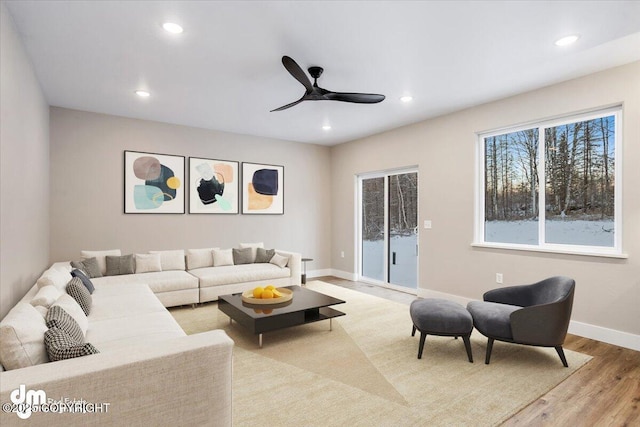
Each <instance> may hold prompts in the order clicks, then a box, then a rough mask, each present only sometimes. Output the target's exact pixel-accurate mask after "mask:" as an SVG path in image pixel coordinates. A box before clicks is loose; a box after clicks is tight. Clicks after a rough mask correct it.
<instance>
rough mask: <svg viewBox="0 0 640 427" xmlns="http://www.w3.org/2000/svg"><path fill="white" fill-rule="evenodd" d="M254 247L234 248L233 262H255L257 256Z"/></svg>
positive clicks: (235, 263)
mask: <svg viewBox="0 0 640 427" xmlns="http://www.w3.org/2000/svg"><path fill="white" fill-rule="evenodd" d="M252 251H253V248H243V249H233V250H232V251H231V252H232V254H233V264H234V265H240V264H253V261H254V260H255V256H254V254H253V252H252Z"/></svg>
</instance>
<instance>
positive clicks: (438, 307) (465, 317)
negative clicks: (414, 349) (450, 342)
mask: <svg viewBox="0 0 640 427" xmlns="http://www.w3.org/2000/svg"><path fill="white" fill-rule="evenodd" d="M409 313H410V314H411V320H412V321H413V330H412V331H411V336H412V337H413V336H415V334H416V329H418V330H419V331H420V346H419V347H418V359H422V349H423V348H424V342H425V340H426V338H427V335H438V336H445V337H456V339H458V337H462V339H463V340H464V346H465V348H466V349H467V356H469V362H471V363H473V355H472V354H471V341H470V340H469V337H470V336H471V331H472V330H473V319H472V318H471V314H470V313H469V312H468V311H467V309H466V308H464V307H463V306H461V305H460V304H457V303H455V302H453V301H448V300H446V299H440V298H425V299H418V300H415V301H413V302H412V303H411V307H410V308H409Z"/></svg>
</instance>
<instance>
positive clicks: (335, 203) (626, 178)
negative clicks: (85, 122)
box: [331, 62, 640, 341]
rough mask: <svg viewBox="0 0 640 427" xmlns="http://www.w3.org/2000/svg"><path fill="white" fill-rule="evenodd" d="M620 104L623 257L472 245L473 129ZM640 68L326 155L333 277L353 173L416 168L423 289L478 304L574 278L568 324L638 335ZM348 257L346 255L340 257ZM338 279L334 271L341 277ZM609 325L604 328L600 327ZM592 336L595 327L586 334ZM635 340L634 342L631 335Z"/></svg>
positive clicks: (349, 214)
mask: <svg viewBox="0 0 640 427" xmlns="http://www.w3.org/2000/svg"><path fill="white" fill-rule="evenodd" d="M616 103H623V104H624V110H623V126H624V128H623V144H624V147H623V156H624V157H623V186H624V187H623V191H624V194H623V218H624V219H623V221H624V224H623V232H624V234H623V245H624V248H623V249H624V251H625V252H626V253H627V254H628V255H629V258H628V259H609V258H598V257H587V256H577V255H559V254H543V253H537V252H521V251H508V250H496V249H484V248H474V247H472V246H471V243H472V241H473V224H474V182H475V146H476V136H475V133H476V132H480V131H485V130H490V129H497V128H501V127H505V126H509V125H514V124H519V123H524V122H529V121H532V120H537V119H542V118H548V117H553V116H558V115H565V114H568V113H573V112H578V111H581V110H585V109H592V108H597V107H602V106H608V105H612V104H616ZM639 117H640V62H636V63H633V64H629V65H626V66H622V67H618V68H614V69H611V70H607V71H604V72H600V73H597V74H592V75H589V76H586V77H583V78H579V79H576V80H572V81H568V82H564V83H561V84H557V85H554V86H549V87H546V88H543V89H540V90H536V91H533V92H529V93H525V94H522V95H519V96H515V97H512V98H508V99H504V100H500V101H496V102H492V103H489V104H485V105H482V106H478V107H475V108H470V109H467V110H464V111H460V112H456V113H453V114H449V115H446V116H443V117H439V118H435V119H433V120H427V121H424V122H421V123H418V124H415V125H411V126H407V127H403V128H400V129H396V130H393V131H390V132H386V133H383V134H378V135H374V136H371V137H368V138H365V139H362V140H358V141H352V142H349V143H345V144H342V145H339V146H335V147H333V148H332V151H331V175H332V177H333V181H332V200H331V206H332V213H331V214H332V218H333V223H332V227H333V228H332V233H331V235H332V259H331V265H332V267H333V268H334V269H336V270H338V273H339V272H340V271H341V272H347V273H354V272H355V265H354V263H355V261H354V260H355V253H354V250H355V249H354V246H355V230H354V224H355V221H354V216H353V212H354V209H355V207H354V203H355V192H354V191H355V185H354V177H355V176H356V175H357V174H359V173H362V172H370V171H377V170H385V169H391V168H397V167H402V166H408V165H415V164H418V165H419V207H420V213H419V221H418V224H420V225H421V224H422V223H423V221H424V220H427V219H429V220H432V221H433V228H432V229H430V230H425V229H422V228H421V229H420V237H419V239H420V240H419V242H420V257H419V286H420V287H421V292H422V293H423V294H424V293H426V292H425V291H427V290H430V291H436V292H442V293H446V294H452V295H456V296H461V297H466V298H470V299H481V298H482V294H483V293H484V292H485V291H487V290H488V289H491V288H495V287H498V286H500V285H497V284H496V283H495V274H496V273H498V272H501V273H503V274H504V282H505V285H508V284H521V283H530V282H532V281H536V280H538V279H541V278H543V277H545V276H552V275H558V274H562V275H567V276H571V277H573V278H575V279H576V282H577V291H576V296H575V303H574V310H573V319H574V320H575V321H578V322H583V323H585V324H588V325H595V326H597V327H600V328H601V329H598V328H595V329H597V330H598V331H599V332H601V333H603V334H605V335H606V333H607V329H613V330H616V331H621V332H626V333H630V334H635V335H636V336H637V335H639V334H640V310H639V309H638V307H639V306H640V191H639V190H638V188H640V174H639V173H638V167H639V166H640V129H639ZM340 251H345V258H341V257H340ZM339 274H340V273H339ZM602 328H605V329H602ZM591 330H592V331H593V330H594V328H591ZM631 339H635V340H636V341H637V337H636V338H631Z"/></svg>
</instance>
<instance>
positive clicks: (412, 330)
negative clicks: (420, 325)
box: [411, 325, 416, 337]
mask: <svg viewBox="0 0 640 427" xmlns="http://www.w3.org/2000/svg"><path fill="white" fill-rule="evenodd" d="M411 336H412V337H415V336H416V325H413V328H412V329H411Z"/></svg>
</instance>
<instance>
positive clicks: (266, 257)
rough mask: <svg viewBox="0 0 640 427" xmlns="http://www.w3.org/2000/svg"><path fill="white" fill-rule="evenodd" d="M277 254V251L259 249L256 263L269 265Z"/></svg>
mask: <svg viewBox="0 0 640 427" xmlns="http://www.w3.org/2000/svg"><path fill="white" fill-rule="evenodd" d="M275 254H276V250H275V249H264V248H258V249H257V251H256V263H262V264H264V263H268V262H269V261H271V258H273V256H274V255H275Z"/></svg>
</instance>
